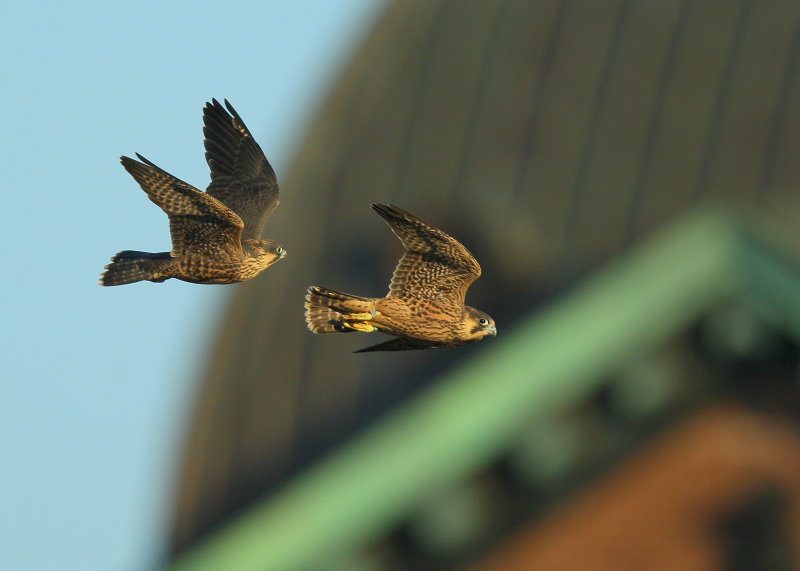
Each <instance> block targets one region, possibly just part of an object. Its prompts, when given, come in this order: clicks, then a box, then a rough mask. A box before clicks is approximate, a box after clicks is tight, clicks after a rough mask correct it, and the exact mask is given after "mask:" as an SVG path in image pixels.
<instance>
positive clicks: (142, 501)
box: [0, 0, 384, 571]
mask: <svg viewBox="0 0 800 571" xmlns="http://www.w3.org/2000/svg"><path fill="white" fill-rule="evenodd" d="M383 5H384V1H383V0H293V1H292V2H285V1H283V2H278V1H269V0H266V1H265V0H261V1H254V2H242V1H232V2H226V3H213V4H212V3H206V2H172V3H166V2H150V1H142V2H135V3H134V2H131V3H124V4H123V3H118V2H72V3H63V2H40V3H37V2H15V3H5V4H3V5H2V7H0V54H2V55H0V58H2V76H3V81H2V86H3V89H2V90H0V101H1V102H2V104H3V115H4V117H3V127H2V135H3V136H2V142H0V146H2V149H1V150H2V153H0V157H2V158H1V159H0V160H2V175H3V176H2V182H1V183H0V184H1V185H2V192H3V198H4V200H5V204H6V211H5V216H4V223H3V227H2V238H3V249H2V251H3V257H4V270H3V279H2V285H0V288H1V289H0V292H2V300H3V303H2V325H3V326H2V329H0V331H1V333H0V336H2V337H0V356H1V357H2V360H3V371H2V376H0V455H1V456H0V457H2V462H3V465H2V469H1V470H0V537H2V538H3V541H2V544H3V546H2V548H0V569H14V570H16V571H25V570H36V571H42V570H50V569H52V570H59V571H63V570H76V571H92V570H104V571H106V570H115V571H124V570H128V569H130V570H134V569H143V568H146V567H148V565H150V564H152V562H153V561H154V560H155V559H156V557H157V554H158V550H159V548H160V546H161V542H162V538H163V535H164V532H165V529H166V527H165V526H166V520H167V515H168V498H169V493H170V485H171V478H172V476H173V471H174V470H173V469H174V467H175V466H176V465H177V462H178V454H179V452H180V443H181V436H182V431H183V429H184V426H183V424H184V421H185V419H186V415H187V411H188V407H189V406H190V404H191V399H192V390H193V388H194V387H193V385H192V383H193V381H195V380H196V378H197V373H198V371H199V370H200V369H201V368H202V366H203V364H204V363H205V360H206V357H205V353H206V350H207V346H208V343H209V340H210V336H209V331H210V329H211V328H212V327H213V324H214V322H215V320H216V319H217V318H218V316H219V314H220V312H221V310H222V308H223V307H224V305H223V304H224V301H225V299H226V296H228V295H230V294H231V293H232V292H233V291H235V289H234V288H236V287H237V286H197V285H192V284H186V283H183V282H176V281H169V282H166V283H164V284H151V283H140V284H134V285H130V286H122V287H118V288H101V287H99V286H98V285H97V280H98V277H99V275H100V272H101V271H102V268H103V265H104V264H106V263H107V262H108V259H109V257H110V256H112V255H113V254H114V253H115V252H117V251H119V250H122V249H137V250H148V251H164V250H168V249H169V232H168V227H167V219H166V216H165V215H164V214H163V213H162V212H160V211H159V209H158V208H157V207H156V206H155V205H153V204H152V203H150V202H149V201H148V200H147V198H146V197H145V195H144V193H143V192H142V191H141V190H140V189H139V187H138V186H137V185H136V183H135V182H134V181H133V179H131V178H130V177H129V175H128V174H127V173H126V172H125V171H124V170H123V169H122V167H121V166H120V165H119V156H120V155H122V154H128V155H130V154H132V153H134V152H140V153H142V154H143V155H145V156H146V157H148V158H150V159H151V160H153V161H154V162H155V163H156V164H158V165H159V166H162V167H164V168H165V169H167V170H169V171H170V172H172V173H173V174H175V175H176V176H178V177H180V178H183V179H184V180H186V181H187V182H190V183H192V184H195V185H196V186H200V187H204V186H205V185H206V183H207V181H208V169H207V166H206V164H205V160H204V158H203V146H202V130H201V128H202V120H201V117H202V107H203V105H204V103H205V102H206V101H207V100H209V99H210V98H212V97H216V98H219V99H222V98H228V99H229V100H230V101H231V102H232V103H233V104H234V105H235V107H236V108H237V110H238V111H239V113H240V114H241V115H242V117H243V118H244V120H245V121H246V123H247V124H248V126H249V127H250V129H251V131H253V133H254V135H255V137H256V139H257V140H258V141H259V143H260V144H261V146H262V148H263V149H264V151H265V152H266V154H267V156H268V157H269V158H270V160H271V162H272V164H273V166H274V167H275V170H276V171H277V173H278V176H279V178H280V177H281V173H285V172H286V170H287V166H288V163H289V161H290V160H291V158H292V157H293V154H294V153H295V152H296V149H297V144H298V143H299V141H300V138H301V137H302V135H303V133H304V132H305V129H306V127H307V125H308V122H309V121H310V120H311V118H312V117H313V113H314V112H315V110H316V109H317V106H318V104H319V103H320V101H321V100H322V98H323V97H324V96H325V94H326V93H327V90H328V88H329V87H330V85H331V82H332V81H333V79H334V78H335V77H336V75H337V73H338V72H339V71H340V70H341V67H342V65H343V64H344V62H345V61H346V59H347V56H348V55H349V54H350V53H351V52H352V50H353V49H354V47H355V46H356V45H357V43H358V41H359V40H360V39H361V38H362V37H363V35H364V33H365V30H366V28H367V26H368V25H369V23H370V22H372V21H373V19H374V18H375V16H376V15H377V13H378V12H379V10H380V8H381V7H382V6H383ZM284 190H285V189H284Z"/></svg>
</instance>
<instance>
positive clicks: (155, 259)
mask: <svg viewBox="0 0 800 571" xmlns="http://www.w3.org/2000/svg"><path fill="white" fill-rule="evenodd" d="M171 259H172V257H171V256H170V254H169V252H159V253H156V254H153V253H150V252H137V251H135V250H123V251H122V252H120V253H118V254H117V255H116V256H114V257H113V258H111V263H110V264H108V265H107V266H106V271H105V272H104V273H103V275H102V276H101V277H100V285H102V286H116V285H124V284H132V283H134V282H140V281H143V280H150V281H153V282H163V281H164V280H166V279H167V278H168V277H169V276H164V271H165V270H166V269H167V267H168V266H169V264H170V262H171Z"/></svg>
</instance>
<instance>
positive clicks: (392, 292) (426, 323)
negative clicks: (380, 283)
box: [305, 204, 497, 353]
mask: <svg viewBox="0 0 800 571" xmlns="http://www.w3.org/2000/svg"><path fill="white" fill-rule="evenodd" d="M372 209H373V210H375V212H377V213H378V214H380V215H381V216H382V217H383V219H384V220H385V221H386V223H387V224H388V225H389V227H390V228H391V229H392V231H393V232H394V233H395V234H396V235H397V237H398V238H400V240H401V241H402V242H403V245H404V246H405V249H406V251H405V253H404V254H403V256H402V257H401V258H400V262H399V263H398V264H397V267H396V268H395V270H394V275H393V276H392V281H391V283H390V284H389V293H388V295H387V296H386V297H383V298H371V297H359V296H355V295H351V294H349V293H341V292H338V291H333V290H330V289H326V288H323V287H320V286H311V287H310V288H308V294H307V295H306V303H305V308H306V314H305V315H306V323H307V324H308V328H309V329H310V330H311V331H312V332H314V333H349V332H352V331H363V332H366V333H371V332H373V331H380V332H383V333H389V334H391V335H395V336H396V338H395V339H392V340H390V341H386V342H385V343H380V344H378V345H373V346H371V347H367V348H365V349H361V350H359V351H356V353H363V352H368V351H407V350H410V349H433V348H437V347H457V346H459V345H464V344H466V343H473V342H475V341H480V340H481V339H483V338H484V337H486V336H487V335H497V328H496V327H495V323H494V320H493V319H492V318H491V317H489V316H488V315H487V314H485V313H483V312H482V311H479V310H477V309H475V308H472V307H469V306H468V305H464V298H465V296H466V293H467V289H468V288H469V286H470V285H471V284H472V282H474V281H475V279H477V277H478V276H480V275H481V267H480V266H479V265H478V262H477V261H476V260H475V258H473V257H472V254H470V253H469V252H468V251H467V249H466V248H465V247H464V246H462V245H461V244H460V243H459V242H458V241H457V240H455V239H454V238H452V237H450V236H448V235H447V234H445V233H444V232H442V231H441V230H438V229H436V228H434V227H432V226H430V225H428V224H426V223H425V222H423V221H422V220H420V219H419V218H417V217H416V216H414V215H412V214H410V213H408V212H406V211H405V210H401V209H400V208H397V207H395V206H390V205H385V204H373V205H372Z"/></svg>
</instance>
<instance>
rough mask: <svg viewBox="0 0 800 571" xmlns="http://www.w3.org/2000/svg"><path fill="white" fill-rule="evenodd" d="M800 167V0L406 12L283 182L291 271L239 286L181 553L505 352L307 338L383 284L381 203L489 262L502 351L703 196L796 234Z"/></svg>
mask: <svg viewBox="0 0 800 571" xmlns="http://www.w3.org/2000/svg"><path fill="white" fill-rule="evenodd" d="M252 128H253V130H254V131H255V132H257V130H258V127H257V126H252ZM798 156H800V5H798V4H797V3H794V2H788V1H787V2H768V3H757V2H752V1H751V0H742V1H736V2H728V1H726V2H705V3H694V2H690V1H688V0H667V1H663V2H631V1H629V0H616V1H613V0H602V1H600V2H582V1H574V0H573V1H570V0H550V1H548V0H537V1H526V0H498V1H493V2H481V1H474V2H473V1H469V2H457V1H455V0H430V1H426V2H421V1H420V2H404V1H400V0H396V1H394V2H391V3H389V4H388V6H387V8H386V10H385V12H384V13H383V14H382V15H381V17H380V18H379V19H378V21H377V22H375V24H374V26H373V29H372V30H371V31H370V33H369V35H368V37H367V38H366V39H365V41H364V43H363V45H362V46H361V47H360V49H359V50H358V51H357V52H356V53H355V54H354V56H353V58H352V61H351V62H350V64H349V65H348V66H347V68H346V69H345V70H344V71H343V73H342V76H341V78H340V80H339V81H338V83H337V84H336V85H335V87H334V89H333V91H332V93H331V95H330V96H329V98H328V100H327V102H326V103H325V104H324V106H323V107H322V109H320V111H319V114H318V117H317V120H316V122H315V123H314V124H313V125H312V127H311V129H310V131H309V133H308V134H307V136H306V138H305V140H304V142H303V144H302V146H301V148H300V150H299V152H298V155H297V157H296V159H295V162H294V165H293V168H292V170H291V172H290V173H288V176H285V177H282V178H281V185H282V189H283V196H282V204H281V208H280V209H279V210H278V211H277V213H276V215H275V216H274V217H273V219H272V220H271V221H270V224H271V230H270V235H274V236H280V238H281V240H282V241H283V242H284V243H285V244H286V245H287V248H288V249H289V251H290V252H291V257H290V258H288V259H287V261H285V262H284V264H282V267H281V268H280V271H277V270H276V271H275V272H271V273H270V275H269V276H265V277H264V278H263V279H258V280H254V281H253V282H250V283H247V284H243V285H242V286H241V287H238V288H237V289H236V291H235V294H234V295H233V297H232V299H231V301H230V306H229V311H228V312H227V314H226V316H225V319H224V320H223V323H222V324H221V326H220V330H219V334H218V337H217V341H216V343H215V345H214V349H213V353H212V355H211V357H210V359H209V365H208V369H207V372H206V374H205V375H204V377H203V379H202V381H201V384H200V386H199V389H198V394H197V402H196V407H195V411H194V414H193V416H192V418H191V419H190V426H189V429H188V435H187V441H186V448H185V457H184V462H183V466H182V471H181V475H180V478H179V481H178V483H177V489H176V504H175V509H174V527H173V534H172V538H171V545H172V552H173V554H180V553H181V552H183V551H184V550H185V549H187V548H188V547H189V546H191V545H192V544H194V543H195V542H197V541H200V540H202V539H203V538H204V537H205V536H206V534H208V533H209V532H211V531H212V530H214V529H216V528H217V527H218V526H220V525H221V524H222V523H223V522H225V521H227V520H228V519H229V518H231V517H234V516H235V515H236V514H238V513H240V512H241V510H242V509H244V508H246V507H247V506H249V505H251V504H252V502H254V501H256V500H259V499H261V498H264V497H265V496H268V495H269V494H271V493H273V492H274V491H275V490H276V489H279V487H280V486H281V485H283V484H284V483H286V482H287V481H289V480H290V479H291V478H292V477H293V476H294V475H296V474H297V473H298V472H299V471H302V470H304V469H306V468H308V467H309V466H311V465H313V464H314V462H316V461H317V460H319V459H320V458H322V457H324V456H325V455H327V454H328V453H330V452H331V451H332V450H334V449H336V448H337V447H338V446H340V445H341V444H342V443H344V442H347V441H348V440H349V439H351V438H352V437H353V436H354V435H357V434H359V433H360V432H361V431H363V430H365V429H367V428H369V427H370V426H371V425H372V423H373V422H374V421H375V420H376V419H378V418H380V417H382V416H383V415H385V414H386V413H387V412H389V411H391V410H393V409H395V408H396V407H397V406H398V405H399V404H401V403H403V402H406V401H407V400H408V399H409V398H411V397H412V396H414V395H417V394H419V393H420V391H423V390H424V389H425V388H426V387H428V386H429V385H430V384H431V383H433V382H435V380H436V379H437V377H439V376H440V375H441V374H442V373H443V372H446V371H448V370H449V369H450V368H451V367H452V366H453V365H454V364H455V363H456V362H459V361H461V360H464V359H466V358H469V357H470V356H471V355H474V354H478V353H480V352H482V351H490V350H492V347H491V345H490V344H491V343H492V342H493V341H495V340H489V341H485V342H483V343H480V344H478V345H475V346H473V347H465V348H461V349H457V350H452V351H427V352H409V353H404V354H399V353H398V354H370V355H353V354H352V353H351V351H353V350H355V349H357V348H360V347H363V346H365V345H367V344H369V342H368V341H366V338H365V337H363V336H361V335H356V334H354V335H341V336H330V337H324V338H323V337H315V336H312V335H311V334H310V333H309V332H308V331H307V330H306V328H305V324H304V323H303V320H302V303H303V296H304V291H305V288H306V287H307V286H308V285H310V284H321V285H326V286H328V287H332V288H334V289H341V290H343V291H352V292H354V293H361V294H364V295H379V294H381V293H382V292H384V291H385V290H386V288H387V285H388V279H389V276H390V275H391V271H392V269H393V267H394V264H395V262H396V260H397V256H398V255H399V244H398V243H397V242H396V239H395V238H394V236H392V235H391V233H390V232H388V230H387V229H386V228H385V227H384V225H383V223H382V221H381V220H380V219H379V218H378V217H376V216H374V215H373V213H372V212H371V211H370V209H369V204H370V203H371V202H389V203H393V204H396V205H398V206H400V207H402V208H405V209H407V210H409V211H411V212H413V213H415V214H417V215H418V216H420V217H421V218H423V219H424V220H427V221H430V222H431V223H434V224H436V225H437V226H439V227H441V228H443V229H445V230H446V231H448V232H449V233H451V234H453V235H454V236H456V237H458V238H459V240H461V241H462V242H463V243H464V244H465V245H466V246H467V247H468V248H469V249H470V251H471V252H472V253H473V254H475V256H476V257H477V259H478V260H479V261H480V263H481V265H482V267H483V276H482V277H481V278H480V280H478V281H477V282H476V283H475V285H474V286H473V287H472V289H471V290H470V294H469V297H468V303H470V305H473V306H475V307H479V308H481V309H483V310H485V311H486V312H487V313H489V314H491V315H492V316H493V317H494V318H495V320H496V321H497V323H498V327H499V332H500V333H499V336H498V338H497V340H496V342H497V343H502V338H503V334H504V332H507V331H511V330H513V328H514V327H515V323H517V322H518V320H521V319H523V318H524V317H525V316H527V315H529V314H531V312H535V311H537V310H538V309H539V308H542V307H545V306H546V305H548V304H550V303H553V302H556V301H557V300H558V299H559V297H560V296H561V295H563V293H564V292H565V291H566V290H567V289H568V288H570V287H572V286H574V285H575V284H577V283H580V282H581V280H583V279H584V278H585V277H587V276H589V275H592V274H593V273H595V272H597V271H601V270H602V269H603V268H604V267H606V265H607V264H608V263H609V262H611V261H612V260H614V259H615V258H616V257H618V256H620V255H624V254H625V253H626V252H627V251H628V250H630V248H632V247H633V246H634V245H635V244H637V243H638V242H639V241H640V240H641V239H642V238H643V237H644V236H648V235H649V234H650V233H651V232H652V231H653V230H655V229H657V228H659V227H661V226H663V225H664V224H666V223H668V222H670V221H671V220H672V219H673V218H674V217H675V216H676V215H679V214H681V213H683V212H684V211H686V210H687V209H688V208H690V207H692V206H695V205H697V204H700V203H705V202H709V201H711V202H716V203H722V204H724V205H726V206H727V207H732V208H743V209H750V210H753V211H758V212H768V213H770V214H769V215H770V216H772V217H774V218H775V219H776V220H778V219H781V218H783V219H785V220H787V221H790V222H791V221H792V219H793V217H792V216H791V212H792V211H791V210H790V207H791V205H792V197H793V196H794V195H796V193H797V189H798V188H800V161H798V160H797V157H798ZM654 279H658V276H654ZM726 410H728V409H726ZM730 414H734V415H735V414H736V413H730ZM743 414H750V413H743ZM698 422H699V421H698ZM709 422H710V421H709ZM720 422H723V423H724V422H725V421H724V420H723V421H720ZM701 424H702V423H701ZM687 430H688V429H687ZM698 430H702V428H698ZM787 446H791V445H787ZM458 564H459V565H461V564H464V562H463V561H458ZM487 565H489V563H487ZM498 565H499V564H498ZM486 568H487V569H488V568H501V567H491V566H490V567H486ZM507 568H512V567H507ZM631 568H632V567H631ZM709 568H714V567H709Z"/></svg>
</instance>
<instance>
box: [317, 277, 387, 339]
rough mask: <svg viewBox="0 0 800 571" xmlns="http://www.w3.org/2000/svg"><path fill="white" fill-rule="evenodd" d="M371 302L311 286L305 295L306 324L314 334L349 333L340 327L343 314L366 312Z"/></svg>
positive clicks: (342, 326) (366, 299)
mask: <svg viewBox="0 0 800 571" xmlns="http://www.w3.org/2000/svg"><path fill="white" fill-rule="evenodd" d="M371 303H372V300H371V299H370V298H367V297H359V296H357V295H351V294H349V293H342V292H340V291H334V290H332V289H327V288H324V287H320V286H311V287H310V288H308V293H307V294H306V303H305V307H306V324H307V325H308V328H309V329H310V330H311V331H312V332H314V333H349V332H351V331H353V329H350V328H347V327H344V325H342V314H343V313H364V312H368V311H369V310H370V307H371Z"/></svg>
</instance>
